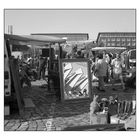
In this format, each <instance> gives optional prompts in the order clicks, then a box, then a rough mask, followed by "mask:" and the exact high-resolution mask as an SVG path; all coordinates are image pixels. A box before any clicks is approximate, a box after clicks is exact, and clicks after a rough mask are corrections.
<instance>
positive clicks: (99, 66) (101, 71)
mask: <svg viewBox="0 0 140 140" xmlns="http://www.w3.org/2000/svg"><path fill="white" fill-rule="evenodd" d="M97 57H98V60H97V62H96V64H95V73H96V76H97V77H98V79H99V87H98V90H100V91H105V89H104V77H105V76H106V73H107V68H108V67H107V63H106V61H105V60H104V59H103V54H99V55H98V56H97Z"/></svg>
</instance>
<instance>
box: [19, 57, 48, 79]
mask: <svg viewBox="0 0 140 140" xmlns="http://www.w3.org/2000/svg"><path fill="white" fill-rule="evenodd" d="M17 59H18V64H19V68H25V71H26V73H27V74H28V75H29V73H28V71H27V70H26V69H30V70H32V74H33V76H34V79H35V80H37V79H38V80H40V79H45V71H46V68H47V64H48V63H47V62H48V59H47V57H43V56H42V55H40V56H35V57H27V58H26V59H25V58H23V57H21V58H19V57H18V58H17Z"/></svg>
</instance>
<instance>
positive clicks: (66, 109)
mask: <svg viewBox="0 0 140 140" xmlns="http://www.w3.org/2000/svg"><path fill="white" fill-rule="evenodd" d="M43 84H45V81H35V82H32V88H27V87H24V88H23V94H24V97H25V98H30V99H32V101H33V103H34V105H35V107H27V108H25V111H24V116H22V117H20V116H19V115H18V113H14V114H11V115H9V116H5V119H4V130H5V131H26V130H27V131H46V130H49V129H51V130H62V129H64V128H66V127H69V126H80V125H88V124H89V121H90V118H89V109H90V103H91V100H83V101H74V102H63V103H62V102H60V101H59V100H57V98H56V96H55V95H54V94H52V93H50V92H48V91H47V88H41V87H40V86H41V85H43ZM116 87H117V89H118V90H117V91H113V90H112V89H111V85H108V86H107V87H106V92H104V93H103V92H99V91H97V90H96V88H95V85H94V83H93V89H92V90H93V94H98V95H100V98H103V97H106V98H108V97H109V96H116V95H118V97H119V99H120V100H124V99H127V100H133V99H135V98H136V90H135V89H131V88H130V89H128V90H127V91H126V92H123V91H122V89H121V87H120V86H116ZM49 124H51V125H52V127H51V128H50V127H49V126H48V125H49Z"/></svg>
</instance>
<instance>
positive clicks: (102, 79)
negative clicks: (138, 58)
mask: <svg viewBox="0 0 140 140" xmlns="http://www.w3.org/2000/svg"><path fill="white" fill-rule="evenodd" d="M65 58H66V59H73V58H77V59H78V58H87V56H86V53H85V54H84V53H83V52H82V51H81V50H78V51H75V52H74V53H73V55H72V54H71V55H70V54H66V56H65ZM18 61H19V64H20V65H23V63H26V64H27V65H28V66H29V67H30V68H31V69H34V70H35V72H36V73H35V72H34V75H36V76H35V77H36V78H35V79H36V80H37V79H38V80H40V79H45V72H46V68H48V58H47V57H46V58H45V57H42V56H41V55H40V56H35V57H28V58H27V59H26V60H25V59H23V57H21V59H19V58H18ZM90 62H91V63H90V64H91V73H92V74H93V75H94V76H95V77H97V78H98V82H99V86H98V88H97V89H98V90H99V91H102V92H104V91H105V83H108V82H110V83H111V84H112V86H111V87H112V90H117V89H115V86H114V84H115V81H116V80H120V81H121V85H122V89H123V90H126V88H125V84H124V81H123V74H122V69H123V67H125V66H124V60H123V59H122V57H121V55H120V54H116V55H113V54H111V53H106V52H103V53H99V54H98V55H96V56H92V58H90Z"/></svg>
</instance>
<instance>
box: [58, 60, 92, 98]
mask: <svg viewBox="0 0 140 140" xmlns="http://www.w3.org/2000/svg"><path fill="white" fill-rule="evenodd" d="M59 64H60V67H59V68H60V87H61V100H62V101H65V100H79V99H88V98H90V97H91V91H92V90H91V75H90V66H89V61H88V60H87V59H60V63H59Z"/></svg>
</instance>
